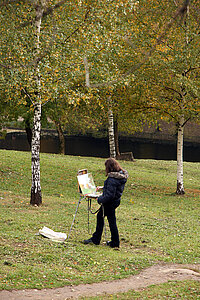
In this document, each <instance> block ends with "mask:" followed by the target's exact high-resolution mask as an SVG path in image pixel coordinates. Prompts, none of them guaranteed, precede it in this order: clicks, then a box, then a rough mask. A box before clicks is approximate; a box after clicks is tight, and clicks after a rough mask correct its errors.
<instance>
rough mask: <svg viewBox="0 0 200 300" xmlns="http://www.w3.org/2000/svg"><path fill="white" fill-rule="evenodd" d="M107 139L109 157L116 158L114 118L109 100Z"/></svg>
mask: <svg viewBox="0 0 200 300" xmlns="http://www.w3.org/2000/svg"><path fill="white" fill-rule="evenodd" d="M108 138H109V147H110V157H112V158H116V150H115V134H114V118H113V111H112V108H111V104H110V98H109V99H108Z"/></svg>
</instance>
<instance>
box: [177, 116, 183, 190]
mask: <svg viewBox="0 0 200 300" xmlns="http://www.w3.org/2000/svg"><path fill="white" fill-rule="evenodd" d="M183 123H184V120H183V118H181V121H180V122H179V124H178V137H177V189H176V194H178V195H183V194H185V191H184V186H183V130H184V126H183Z"/></svg>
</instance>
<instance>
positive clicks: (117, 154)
mask: <svg viewBox="0 0 200 300" xmlns="http://www.w3.org/2000/svg"><path fill="white" fill-rule="evenodd" d="M114 135H115V149H116V157H118V156H120V151H119V131H118V122H117V120H115V121H114Z"/></svg>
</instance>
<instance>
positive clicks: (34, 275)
mask: <svg viewBox="0 0 200 300" xmlns="http://www.w3.org/2000/svg"><path fill="white" fill-rule="evenodd" d="M0 157H1V160H0V209H1V218H0V230H1V236H0V246H1V250H0V270H1V271H0V273H1V277H0V289H24V288H38V289H41V288H49V287H60V286H64V285H71V284H79V283H91V282H99V281H104V280H114V279H118V278H124V277H127V276H129V275H131V274H137V273H138V272H139V271H140V270H142V269H143V268H145V267H148V266H150V265H152V264H156V263H159V262H164V263H180V264H186V263H194V264H195V263H199V262H200V261H199V242H200V237H199V221H200V220H199V211H200V201H199V200H200V188H199V177H200V163H184V186H185V191H186V194H185V195H184V196H177V195H175V190H176V162H175V161H154V160H137V161H136V162H134V163H133V162H122V163H121V164H122V166H123V167H124V168H126V169H127V170H128V172H129V179H128V182H127V185H126V187H125V191H124V194H123V197H122V202H121V205H120V207H119V208H118V209H117V222H118V228H119V233H120V238H121V247H120V251H116V250H113V249H110V248H107V247H106V246H105V244H104V243H103V242H105V238H104V237H103V239H102V243H101V245H100V246H94V245H84V244H83V243H82V241H83V239H85V238H88V237H90V234H88V232H87V202H86V201H82V202H81V204H80V207H79V210H78V214H77V216H76V222H75V225H74V227H73V231H72V233H71V236H70V238H69V240H68V241H67V242H66V243H65V244H58V243H55V242H51V241H50V240H48V239H45V238H43V237H41V236H39V235H38V230H39V229H40V228H42V227H43V226H47V227H49V228H51V229H53V230H55V231H61V232H65V233H67V234H68V232H69V229H70V226H71V222H72V219H73V215H74V213H75V209H76V205H77V202H78V199H79V194H78V189H77V179H76V174H77V171H78V169H82V168H88V170H89V172H92V174H93V177H94V180H95V182H96V184H97V185H103V182H104V180H105V178H106V177H105V171H104V159H100V158H90V157H73V156H61V155H53V154H41V155H40V161H41V187H42V196H43V204H42V206H40V207H39V208H38V207H33V206H30V205H29V201H30V189H31V155H30V153H28V152H16V151H6V150H0ZM97 207H98V205H97V204H96V203H94V202H93V204H92V208H93V209H96V208H97ZM95 222H96V216H94V215H90V230H91V232H93V230H94V229H95ZM107 236H108V239H109V230H108V225H107ZM91 270H92V272H91ZM172 286H173V285H172ZM181 289H182V288H180V290H181ZM136 295H137V293H136ZM122 297H123V296H122ZM124 297H126V296H124ZM127 297H128V296H127ZM130 297H131V296H130ZM134 297H135V299H137V297H136V296H134ZM122 299H123V298H122ZM124 299H126V298H124ZM127 299H128V298H127ZM130 299H131V298H130ZM133 299H134V298H133ZM138 299H140V298H138ZM141 299H145V298H141ZM152 299H153V298H152ZM157 299H161V298H157ZM183 299H184V298H183ZM188 299H190V298H188Z"/></svg>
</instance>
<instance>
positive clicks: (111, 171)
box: [84, 158, 128, 248]
mask: <svg viewBox="0 0 200 300" xmlns="http://www.w3.org/2000/svg"><path fill="white" fill-rule="evenodd" d="M105 167H106V176H108V178H107V179H106V180H105V182H104V187H103V194H102V196H100V197H98V199H97V201H98V203H99V204H101V207H100V210H99V212H98V213H97V224H96V231H95V232H94V233H93V235H92V237H91V238H90V239H88V240H84V244H95V245H99V244H100V241H101V236H102V232H103V227H104V216H106V217H107V219H108V223H109V227H110V232H111V241H110V242H107V245H108V246H110V247H112V248H114V247H119V233H118V228H117V224H116V216H115V209H116V208H117V207H118V206H119V205H120V200H121V196H122V193H123V190H124V186H125V183H126V181H127V178H128V172H127V171H126V170H124V169H122V167H121V166H120V165H119V163H118V162H117V161H116V160H115V159H114V158H108V159H107V160H106V161H105Z"/></svg>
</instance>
